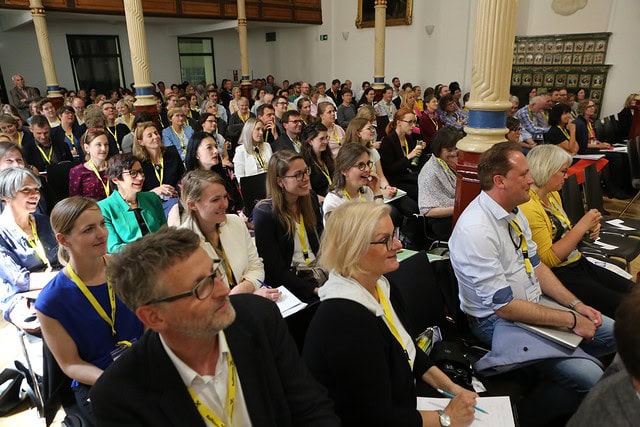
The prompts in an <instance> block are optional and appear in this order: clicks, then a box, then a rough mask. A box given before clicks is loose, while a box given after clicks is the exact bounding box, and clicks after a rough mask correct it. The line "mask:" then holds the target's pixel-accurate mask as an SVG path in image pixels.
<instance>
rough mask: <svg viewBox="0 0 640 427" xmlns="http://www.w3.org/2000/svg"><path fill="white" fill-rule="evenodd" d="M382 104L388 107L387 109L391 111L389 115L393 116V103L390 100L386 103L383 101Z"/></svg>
mask: <svg viewBox="0 0 640 427" xmlns="http://www.w3.org/2000/svg"><path fill="white" fill-rule="evenodd" d="M382 105H384V107H385V108H386V109H387V111H389V116H393V107H392V105H393V104H392V103H391V102H389V103H388V104H385V102H384V101H383V102H382Z"/></svg>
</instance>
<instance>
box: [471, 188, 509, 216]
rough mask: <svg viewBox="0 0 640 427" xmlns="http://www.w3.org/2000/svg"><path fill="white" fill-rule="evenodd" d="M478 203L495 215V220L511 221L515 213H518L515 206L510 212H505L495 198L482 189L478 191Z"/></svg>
mask: <svg viewBox="0 0 640 427" xmlns="http://www.w3.org/2000/svg"><path fill="white" fill-rule="evenodd" d="M478 203H479V204H480V206H482V207H483V208H484V209H485V210H486V211H487V212H489V213H491V215H493V216H494V217H495V219H496V220H503V219H504V220H506V222H509V221H511V220H512V219H513V218H514V217H515V216H516V214H517V213H518V208H515V209H514V210H513V211H512V212H507V211H506V210H504V208H503V207H502V206H500V205H499V204H498V202H496V201H495V200H493V199H492V198H491V196H489V195H488V194H487V193H485V192H484V191H482V192H480V196H479V199H478Z"/></svg>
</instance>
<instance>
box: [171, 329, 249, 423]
mask: <svg viewBox="0 0 640 427" xmlns="http://www.w3.org/2000/svg"><path fill="white" fill-rule="evenodd" d="M217 337H218V344H219V352H218V361H217V362H216V373H215V375H213V376H212V375H200V374H198V373H197V372H196V371H194V370H193V369H191V368H190V367H189V365H187V364H186V363H184V362H183V361H182V360H181V359H180V358H179V357H178V356H176V354H175V353H174V352H173V351H172V350H171V349H170V348H169V346H168V345H167V343H165V342H164V339H162V335H160V342H161V343H162V346H163V347H164V350H165V351H166V352H167V355H168V356H169V359H170V360H171V363H173V366H175V368H176V371H178V374H179V375H180V378H181V379H182V382H183V383H184V384H185V385H186V386H187V387H191V389H192V390H193V391H194V392H195V393H196V394H197V395H198V397H199V398H200V401H201V402H202V403H203V404H204V405H206V406H207V407H208V408H209V409H210V410H211V411H212V412H213V413H214V414H216V416H218V417H219V418H220V419H221V420H222V421H223V422H224V423H225V424H227V425H229V426H231V425H233V426H243V427H244V426H251V418H250V417H249V411H248V410H247V404H246V402H245V400H244V393H243V392H242V382H241V381H240V376H239V375H238V371H237V370H236V384H237V387H236V395H235V404H234V407H233V424H231V423H230V422H229V419H228V415H229V414H227V413H226V411H225V409H224V408H225V405H226V402H227V381H228V379H229V367H228V365H227V357H228V355H229V353H230V350H229V345H228V344H227V339H226V337H225V335H224V332H223V331H220V332H218V335H217ZM202 419H203V420H204V423H205V425H209V422H208V421H207V420H206V419H205V418H204V417H203V418H202Z"/></svg>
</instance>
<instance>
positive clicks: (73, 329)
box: [36, 197, 143, 422]
mask: <svg viewBox="0 0 640 427" xmlns="http://www.w3.org/2000/svg"><path fill="white" fill-rule="evenodd" d="M51 225H52V227H53V230H54V232H55V236H56V240H57V241H58V243H59V249H58V257H59V259H60V261H61V262H62V263H64V264H66V267H65V268H64V269H63V270H62V271H60V272H59V273H58V275H57V276H56V277H55V278H54V279H53V280H52V281H51V282H49V284H47V286H46V287H45V288H44V289H43V290H42V292H41V293H40V295H39V296H38V299H37V300H36V312H37V315H38V320H40V324H41V326H42V334H43V336H44V339H45V340H46V342H47V344H48V346H49V348H50V349H51V353H52V354H53V356H54V357H55V359H56V361H57V362H58V365H60V368H61V369H62V371H63V372H64V373H65V374H66V375H67V376H69V377H70V378H72V379H73V382H72V383H71V387H72V388H73V389H74V392H75V395H76V400H77V401H78V404H79V405H80V408H81V410H82V412H83V415H85V416H86V417H87V418H89V419H93V415H92V413H91V405H90V403H89V400H88V398H89V391H90V389H91V386H92V385H93V384H94V383H95V382H96V380H97V379H98V378H99V377H100V375H102V372H103V371H104V369H105V368H106V367H107V366H109V365H110V364H111V362H112V361H113V360H115V359H116V358H117V357H118V356H119V355H120V354H121V352H122V351H124V350H125V349H126V348H127V347H129V346H131V343H132V342H133V341H135V340H136V339H138V338H139V337H140V336H141V335H142V333H143V327H142V323H141V322H140V321H139V320H138V318H137V317H136V316H135V314H134V313H133V312H132V311H131V310H129V309H128V308H127V307H126V306H125V305H124V304H123V303H122V302H121V301H120V300H119V299H118V298H117V297H116V296H115V294H114V291H113V288H112V287H111V284H110V283H109V282H108V281H107V276H106V266H107V262H108V257H107V255H105V254H106V252H107V236H108V231H107V228H106V226H105V220H104V218H103V216H102V213H101V212H100V209H99V208H98V205H97V204H96V202H95V200H92V199H89V198H85V197H69V198H67V199H64V200H63V201H61V202H59V203H58V204H57V205H56V207H55V208H54V209H53V211H52V212H51ZM94 422H95V421H94Z"/></svg>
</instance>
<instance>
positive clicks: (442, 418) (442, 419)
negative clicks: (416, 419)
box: [438, 410, 451, 427]
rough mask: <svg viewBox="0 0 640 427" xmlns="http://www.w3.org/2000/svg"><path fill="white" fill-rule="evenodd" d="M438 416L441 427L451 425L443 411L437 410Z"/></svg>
mask: <svg viewBox="0 0 640 427" xmlns="http://www.w3.org/2000/svg"><path fill="white" fill-rule="evenodd" d="M438 416H439V417H440V425H441V426H442V427H449V426H450V425H451V418H449V415H447V414H445V413H444V411H443V410H438Z"/></svg>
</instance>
